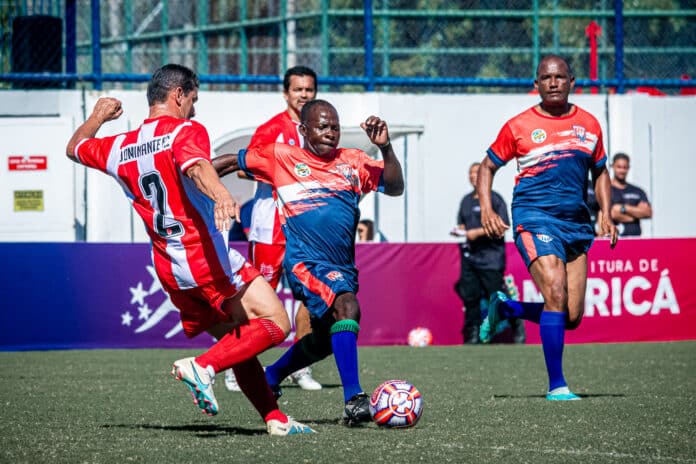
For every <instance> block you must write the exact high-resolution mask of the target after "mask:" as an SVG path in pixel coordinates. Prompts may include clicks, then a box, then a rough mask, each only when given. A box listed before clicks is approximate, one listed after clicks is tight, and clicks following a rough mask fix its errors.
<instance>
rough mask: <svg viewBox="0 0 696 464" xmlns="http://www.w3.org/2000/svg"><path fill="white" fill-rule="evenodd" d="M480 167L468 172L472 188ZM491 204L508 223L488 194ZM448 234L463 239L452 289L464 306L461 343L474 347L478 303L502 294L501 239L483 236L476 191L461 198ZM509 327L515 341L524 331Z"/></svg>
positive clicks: (499, 199)
mask: <svg viewBox="0 0 696 464" xmlns="http://www.w3.org/2000/svg"><path fill="white" fill-rule="evenodd" d="M480 164H481V163H474V164H472V165H471V167H470V168H469V181H470V182H471V185H472V186H476V179H477V177H478V169H479V166H480ZM492 202H493V209H494V210H495V212H496V213H498V215H500V217H501V218H502V219H503V221H505V222H506V223H508V222H509V220H508V213H507V205H506V204H505V200H503V197H501V196H500V195H499V194H498V193H496V192H492ZM450 234H451V235H453V236H457V237H462V238H464V239H465V241H464V242H463V243H461V244H460V250H461V273H460V276H459V280H458V281H457V283H456V286H455V287H456V290H457V293H458V294H459V297H460V298H461V299H462V302H463V303H464V311H465V312H464V327H463V328H462V335H463V338H464V343H470V344H475V343H478V342H479V326H480V325H481V299H482V298H484V299H485V301H488V299H489V297H490V295H491V294H493V293H495V292H497V291H499V290H503V291H505V290H504V281H503V272H504V271H505V240H504V238H503V237H500V238H495V239H491V238H488V237H487V236H486V233H485V232H484V230H483V228H482V227H481V207H480V206H479V197H478V194H477V193H476V190H474V191H472V192H471V193H469V194H467V195H465V196H464V198H462V201H461V203H460V204H459V212H458V214H457V227H455V228H454V229H453V230H452V231H451V232H450ZM513 327H514V330H515V336H516V338H518V337H519V335H520V334H519V331H520V330H521V331H524V326H523V325H522V324H521V321H520V324H515V325H513ZM522 337H524V335H523V334H522Z"/></svg>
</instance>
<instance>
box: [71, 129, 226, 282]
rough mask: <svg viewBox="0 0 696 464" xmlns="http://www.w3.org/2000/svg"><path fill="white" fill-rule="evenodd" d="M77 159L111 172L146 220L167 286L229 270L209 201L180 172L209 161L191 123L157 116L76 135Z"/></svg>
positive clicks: (202, 135) (206, 143)
mask: <svg viewBox="0 0 696 464" xmlns="http://www.w3.org/2000/svg"><path fill="white" fill-rule="evenodd" d="M75 156H76V158H77V161H78V162H80V163H81V164H83V165H85V166H88V167H92V168H96V169H99V170H101V171H102V172H105V173H107V174H109V175H110V176H112V177H113V178H114V179H116V181H117V182H118V183H119V184H120V186H121V187H122V188H123V191H124V193H125V194H126V196H127V197H128V199H129V200H130V201H131V203H132V205H133V207H134V208H135V211H136V212H137V213H138V215H140V217H141V218H142V219H143V221H144V223H145V227H146V229H147V232H148V235H149V236H150V240H151V241H152V251H153V262H154V266H155V270H156V271H157V275H158V276H159V278H160V280H161V282H162V285H163V287H165V289H167V290H183V289H188V288H195V287H199V286H201V285H204V284H206V283H209V282H212V281H213V280H217V279H221V278H226V277H229V276H230V275H232V270H231V265H230V258H229V257H228V244H227V240H226V239H225V237H224V236H223V234H221V233H220V232H219V231H218V230H217V229H216V227H215V220H214V213H213V207H214V202H213V201H212V200H211V199H210V198H208V197H207V196H206V195H204V194H203V193H202V192H201V191H200V190H199V189H198V188H197V187H196V185H195V184H194V182H193V180H191V179H190V178H189V177H187V176H186V174H185V173H186V170H187V169H188V168H190V167H191V166H193V165H194V164H195V163H196V162H198V161H200V160H205V161H208V162H209V161H210V139H209V137H208V132H207V131H206V130H205V128H204V127H203V126H202V125H201V124H199V123H197V122H195V121H190V120H184V119H177V118H173V117H169V116H163V117H159V118H155V119H147V120H145V121H144V123H143V124H142V125H141V126H140V127H139V128H138V129H136V130H133V131H130V132H126V133H123V134H118V135H114V136H111V137H104V138H92V139H85V140H82V141H81V142H80V143H79V144H78V145H77V146H76V148H75Z"/></svg>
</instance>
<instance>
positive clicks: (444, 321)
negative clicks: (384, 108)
mask: <svg viewBox="0 0 696 464" xmlns="http://www.w3.org/2000/svg"><path fill="white" fill-rule="evenodd" d="M234 247H235V248H236V249H237V250H238V251H240V252H241V253H242V254H246V249H247V245H246V243H235V244H234ZM690 256H696V239H669V240H667V239H650V240H648V239H634V240H621V241H620V242H619V245H618V246H617V247H616V249H615V250H610V249H609V246H608V244H607V242H606V241H597V243H595V245H594V246H593V248H592V250H591V251H590V254H589V259H588V284H587V291H586V300H585V317H584V320H583V323H582V325H581V326H580V327H579V328H578V329H577V330H575V331H569V332H567V335H566V340H567V342H569V343H587V342H601V343H606V342H629V341H667V340H694V339H696V296H695V295H694V293H693V292H690V291H689V290H690V277H691V272H690V270H689V269H688V268H687V266H688V262H689V260H688V257H690ZM0 257H1V258H2V262H3V264H4V265H3V266H2V268H1V269H0V282H2V292H3V303H2V310H1V311H0V324H1V326H2V328H3V330H2V331H0V349H1V350H31V349H78V348H181V347H197V348H205V347H207V346H210V344H211V343H212V342H213V339H212V338H211V337H210V336H208V335H200V336H198V337H197V338H195V339H192V340H190V339H187V338H186V337H185V336H184V335H183V332H182V330H181V325H180V323H179V314H178V310H177V309H176V308H175V307H174V306H173V305H172V304H171V302H170V301H169V298H168V296H167V295H166V293H164V291H162V288H161V286H160V285H159V281H158V279H157V278H156V276H155V274H154V270H153V268H152V262H151V258H150V248H149V245H146V244H90V243H0ZM356 262H357V265H358V269H359V270H360V276H359V278H360V291H359V293H358V299H359V301H360V306H361V311H362V319H361V321H360V327H361V331H360V338H359V343H360V345H362V346H367V345H402V344H406V342H407V336H408V332H409V331H410V330H411V329H413V328H415V327H427V328H428V329H430V331H431V332H432V334H433V343H434V344H437V345H453V344H460V343H461V342H462V336H461V328H462V325H463V321H464V313H463V311H462V302H461V300H460V299H459V297H458V296H457V294H456V292H455V290H454V284H455V282H456V280H457V278H458V276H459V250H458V246H457V245H456V244H453V243H448V244H438V243H431V244H400V243H375V244H359V245H358V246H357V249H356ZM506 277H507V280H508V282H509V284H510V286H511V287H512V288H513V289H517V292H518V293H519V296H520V297H521V299H523V300H527V301H541V295H540V294H539V292H538V290H537V289H536V287H535V286H534V284H533V282H532V279H531V277H530V276H529V273H528V272H527V270H526V269H525V268H524V265H523V263H522V261H521V259H520V258H519V256H518V253H517V251H516V250H515V249H514V246H513V245H511V244H508V268H507V271H506ZM279 296H280V298H281V300H282V302H283V304H284V305H285V308H286V311H287V312H288V315H289V317H290V319H291V320H293V319H294V313H295V311H296V309H297V305H298V303H297V302H296V301H294V300H293V298H292V295H290V293H289V292H288V291H287V290H280V291H279ZM526 328H527V342H528V343H539V334H538V327H537V326H536V325H535V324H530V323H527V325H526ZM293 335H294V334H293V333H291V334H290V335H289V336H288V339H287V340H286V344H287V343H289V341H290V340H292V336H293Z"/></svg>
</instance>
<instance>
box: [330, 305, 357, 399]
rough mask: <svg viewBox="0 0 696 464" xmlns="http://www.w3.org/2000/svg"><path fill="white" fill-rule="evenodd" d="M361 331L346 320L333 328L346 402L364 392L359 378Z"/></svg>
mask: <svg viewBox="0 0 696 464" xmlns="http://www.w3.org/2000/svg"><path fill="white" fill-rule="evenodd" d="M359 331H360V326H359V325H358V323H357V322H356V321H354V320H352V319H344V320H342V321H338V322H336V323H335V324H334V325H332V326H331V346H332V347H333V352H334V358H335V360H336V367H337V368H338V374H339V375H340V376H341V383H342V384H343V399H344V401H348V400H350V399H351V398H352V397H353V396H355V395H357V394H358V393H362V391H363V390H362V387H361V386H360V380H359V376H358V332H359Z"/></svg>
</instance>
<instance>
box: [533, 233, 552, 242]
mask: <svg viewBox="0 0 696 464" xmlns="http://www.w3.org/2000/svg"><path fill="white" fill-rule="evenodd" d="M536 238H537V239H538V240H541V241H542V242H544V243H549V242H551V240H553V237H549V236H548V235H546V234H536Z"/></svg>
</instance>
